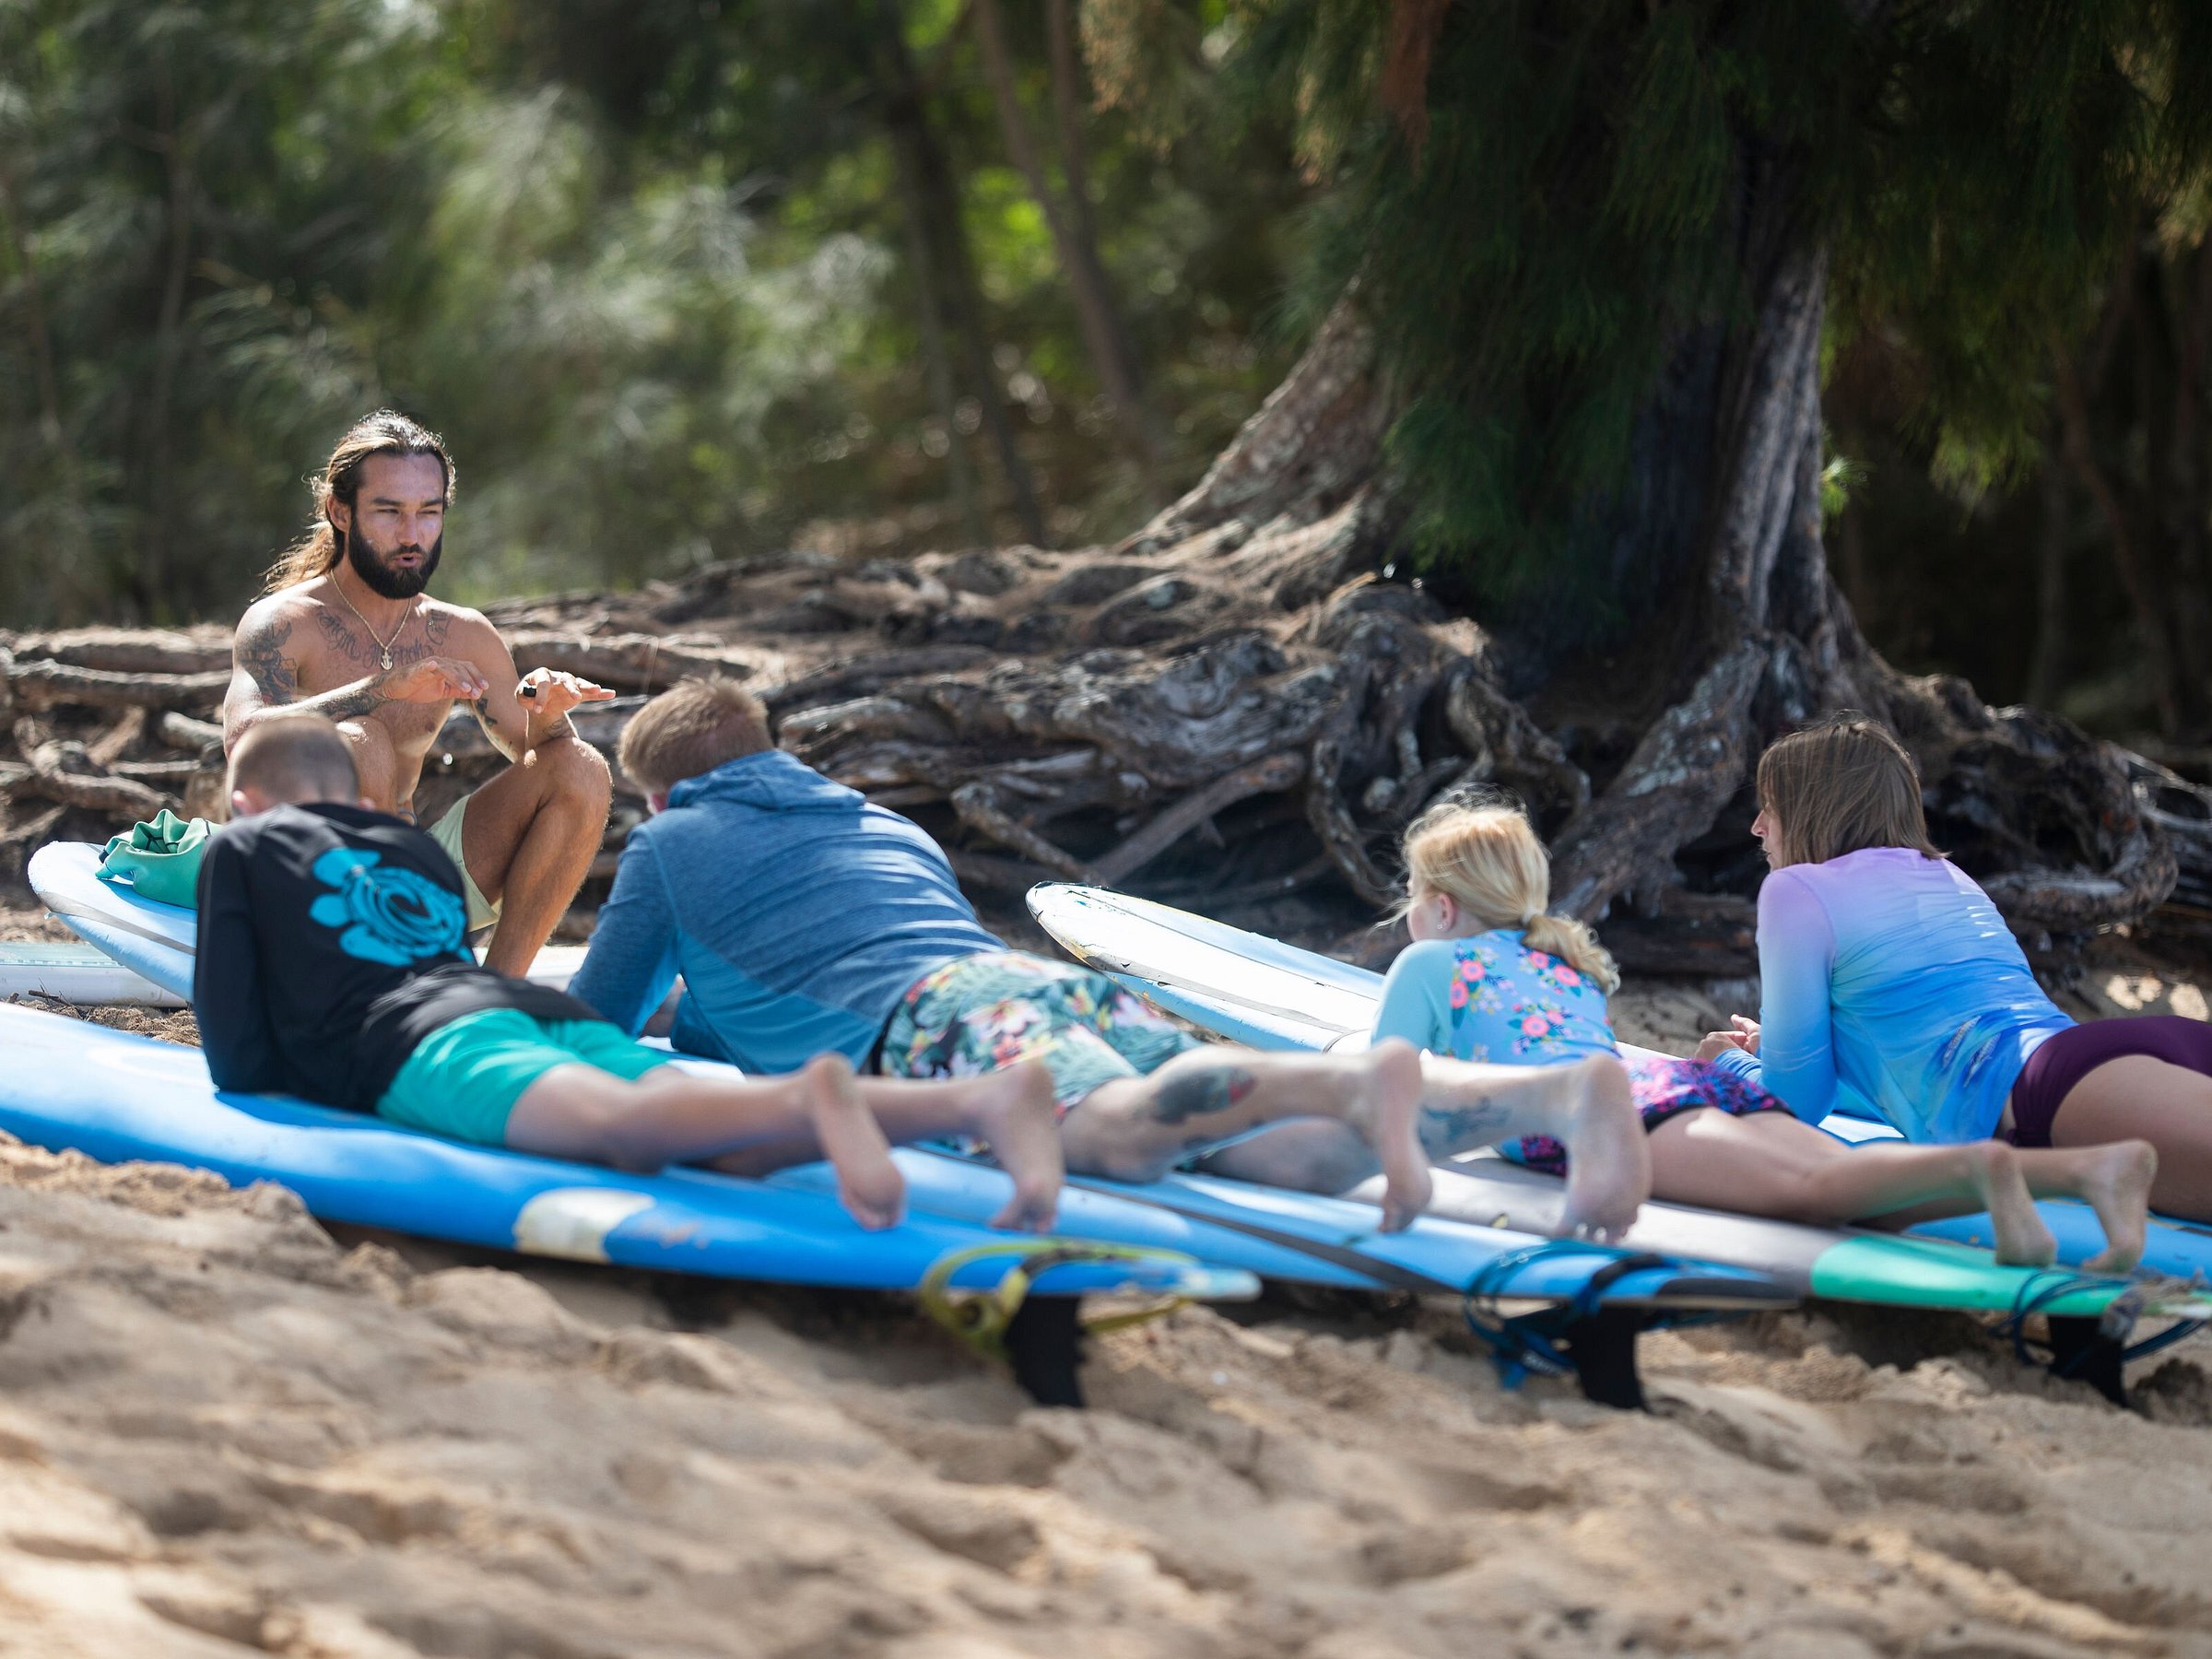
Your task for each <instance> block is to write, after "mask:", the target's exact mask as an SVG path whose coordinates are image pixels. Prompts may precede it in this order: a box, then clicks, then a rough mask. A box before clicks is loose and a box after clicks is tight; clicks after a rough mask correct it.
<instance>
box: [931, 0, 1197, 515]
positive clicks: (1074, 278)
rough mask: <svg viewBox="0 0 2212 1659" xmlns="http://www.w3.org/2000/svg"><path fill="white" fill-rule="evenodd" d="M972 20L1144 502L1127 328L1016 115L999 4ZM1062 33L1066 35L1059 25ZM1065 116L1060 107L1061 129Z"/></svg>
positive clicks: (1017, 92) (1141, 418) (1003, 123)
mask: <svg viewBox="0 0 2212 1659" xmlns="http://www.w3.org/2000/svg"><path fill="white" fill-rule="evenodd" d="M973 16H974V18H975V33H976V41H977V44H978V45H979V46H980V47H981V48H982V59H983V77H984V79H985V80H986V81H987V82H988V83H989V85H990V88H991V101H992V102H993V104H994V105H995V106H996V108H997V111H998V124H999V127H1000V130H1001V131H1002V132H1004V133H1005V135H1006V153H1007V154H1008V155H1009V156H1011V157H1012V158H1013V160H1014V165H1015V167H1016V168H1017V169H1018V171H1020V173H1021V176H1022V178H1023V179H1024V180H1025V181H1026V182H1028V184H1029V187H1030V195H1031V196H1032V197H1033V198H1034V199H1035V200H1036V203H1037V206H1038V207H1039V209H1040V210H1041V212H1042V213H1043V215H1044V222H1045V225H1046V228H1047V229H1050V230H1051V232H1052V236H1053V249H1054V251H1055V252H1056V253H1058V254H1059V257H1060V269H1061V271H1062V273H1063V274H1064V275H1065V277H1067V286H1068V292H1069V294H1070V296H1071V297H1072V298H1073V299H1074V300H1075V302H1076V317H1077V322H1078V323H1079V324H1081V327H1082V332H1083V347H1084V350H1085V352H1086V353H1087V354H1088V356H1089V358H1090V364H1091V372H1093V373H1094V374H1096V375H1097V376H1098V377H1099V388H1100V391H1102V392H1104V393H1105V394H1106V396H1107V398H1108V399H1109V400H1110V401H1111V402H1112V405H1113V418H1114V423H1115V425H1117V426H1118V427H1119V428H1120V429H1121V432H1122V438H1123V441H1124V443H1125V444H1126V445H1127V447H1128V450H1129V453H1130V455H1131V457H1132V458H1133V459H1134V460H1135V462H1136V464H1137V467H1138V470H1139V471H1140V473H1141V474H1142V475H1143V477H1144V483H1145V492H1146V494H1147V497H1149V496H1150V495H1151V493H1152V491H1153V488H1154V487H1155V481H1156V476H1157V474H1158V471H1159V446H1158V445H1157V444H1156V443H1155V441H1154V439H1153V434H1152V430H1151V427H1150V424H1149V422H1148V421H1147V418H1146V414H1145V406H1144V391H1143V388H1142V386H1141V384H1140V383H1139V381H1138V378H1137V374H1136V369H1135V352H1134V350H1132V349H1131V347H1130V345H1129V330H1128V327H1127V325H1126V324H1124V322H1123V321H1122V313H1121V308H1120V307H1119V306H1118V305H1116V304H1115V303H1114V299H1113V286H1112V282H1111V281H1109V280H1108V278H1107V276H1106V265H1105V262H1104V261H1103V260H1101V259H1100V257H1099V247H1098V241H1097V239H1096V237H1095V236H1094V235H1091V234H1088V229H1087V227H1088V218H1089V216H1088V212H1087V211H1086V212H1084V213H1082V214H1081V215H1080V216H1078V214H1077V212H1076V210H1074V209H1072V208H1070V207H1069V206H1065V204H1063V203H1062V201H1061V199H1060V194H1059V193H1058V192H1057V191H1055V190H1054V189H1053V183H1052V180H1051V179H1049V178H1048V177H1046V175H1045V170H1044V159H1043V157H1042V156H1041V154H1040V153H1039V151H1038V147H1037V140H1036V136H1035V135H1034V134H1032V133H1031V132H1030V122H1029V117H1028V116H1027V115H1026V114H1025V113H1024V112H1023V111H1022V107H1021V89H1020V88H1019V87H1018V85H1017V84H1016V82H1015V76H1014V56H1013V53H1012V52H1011V51H1010V50H1008V48H1007V45H1006V20H1005V19H1004V18H1002V17H1001V16H1000V15H999V10H998V0H974V10H973ZM1060 32H1061V34H1063V35H1065V32H1066V29H1065V20H1064V19H1063V20H1062V22H1061V25H1060ZM1065 113H1066V112H1065V108H1064V109H1063V111H1062V114H1063V129H1064V131H1065ZM1068 186H1069V190H1070V193H1071V194H1072V193H1074V192H1075V191H1076V190H1077V188H1078V185H1077V180H1076V178H1075V177H1073V176H1071V177H1070V179H1069V181H1068Z"/></svg>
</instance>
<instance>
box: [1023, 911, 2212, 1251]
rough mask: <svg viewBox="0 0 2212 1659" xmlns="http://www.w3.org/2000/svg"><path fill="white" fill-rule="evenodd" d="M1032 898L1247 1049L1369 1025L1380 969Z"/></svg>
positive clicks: (2080, 1239)
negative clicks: (1375, 969)
mask: <svg viewBox="0 0 2212 1659" xmlns="http://www.w3.org/2000/svg"><path fill="white" fill-rule="evenodd" d="M1029 902H1030V914H1032V915H1033V916H1035V917H1036V919H1037V923H1038V925H1039V926H1041V927H1042V928H1043V929H1044V931H1045V932H1046V933H1048V934H1050V935H1052V936H1053V938H1054V939H1056V940H1057V941H1059V943H1060V944H1062V945H1063V946H1065V947H1066V948H1067V949H1068V950H1069V951H1070V952H1071V953H1073V954H1074V955H1075V956H1076V957H1077V959H1079V960H1081V961H1083V962H1086V963H1088V965H1089V966H1091V967H1093V968H1096V969H1098V970H1099V971H1101V972H1103V973H1106V974H1108V975H1110V976H1111V977H1112V978H1113V979H1114V980H1115V981H1116V982H1118V983H1120V984H1122V985H1124V986H1126V987H1127V988H1128V989H1130V990H1132V991H1134V992H1135V993H1136V994H1138V995H1140V996H1143V997H1145V998H1146V999H1147V1000H1148V1001H1150V1002H1153V1003H1155V1004H1157V1005H1158V1006H1160V1007H1162V1008H1165V1009H1167V1010H1168V1011H1169V1012H1170V1013H1171V1014H1175V1015H1177V1016H1180V1017H1181V1018H1184V1019H1187V1020H1189V1021H1190V1022H1191V1023H1192V1024H1194V1025H1195V1026H1198V1027H1199V1028H1201V1029H1202V1030H1209V1031H1212V1032H1214V1033H1215V1034H1217V1035H1218V1036H1222V1037H1227V1038H1230V1039H1231V1040H1232V1041H1238V1042H1244V1043H1249V1044H1250V1045H1252V1046H1253V1047H1254V1048H1263V1049H1327V1048H1335V1047H1341V1046H1346V1045H1349V1044H1354V1043H1359V1042H1363V1041H1365V1040H1366V1034H1367V1032H1368V1031H1369V1030H1371V1029H1372V1027H1373V1025H1374V1018H1375V1009H1376V1007H1377V1006H1378V1005H1379V1004H1380V1002H1381V999H1382V975H1381V974H1379V973H1375V972H1372V971H1370V970H1368V969H1365V968H1356V967H1354V966H1352V965H1351V964H1350V963H1348V962H1339V961H1337V960H1335V959H1334V958H1332V957H1325V956H1323V955H1321V954H1319V953H1318V952H1316V951H1311V950H1301V949H1300V948H1299V947H1296V946H1294V945H1286V944H1284V943H1283V942H1282V941H1281V940H1279V939H1270V938H1268V937H1266V936H1265V935H1262V934H1255V933H1248V932H1246V931H1245V930H1243V929H1242V928H1238V927H1230V926H1229V925H1228V924H1226V923H1221V922H1216V921H1213V920H1211V919H1209V918H1207V917H1205V916H1198V915H1194V914H1192V913H1191V912H1188V911H1180V910H1176V909H1174V908H1173V907H1172V906H1170V905H1165V904H1158V903H1155V902H1153V901H1152V900H1148V899H1136V898H1132V897H1130V896H1128V895H1126V894H1123V893H1114V892H1109V891H1107V890H1106V889H1104V888H1087V887H1078V886H1075V885H1072V884H1066V883H1059V882H1053V883H1047V884H1044V885H1042V886H1040V887H1037V888H1032V889H1031V890H1030V900H1029ZM1630 1052H1634V1051H1632V1050H1631V1051H1630ZM1820 1126H1821V1127H1822V1128H1823V1129H1825V1130H1827V1131H1828V1132H1829V1133H1830V1134H1832V1135H1837V1136H1839V1137H1841V1139H1844V1140H1849V1141H1854V1142H1863V1141H1869V1140H1879V1139H1896V1138H1898V1135H1897V1131H1896V1130H1895V1129H1893V1128H1891V1127H1890V1126H1889V1125H1888V1124H1877V1123H1873V1122H1870V1121H1868V1120H1866V1119H1864V1118H1857V1117H1850V1116H1844V1115H1841V1114H1836V1115H1831V1116H1830V1117H1828V1118H1826V1119H1824V1120H1823V1121H1822V1123H1821V1125H1820ZM2037 1207H2038V1209H2039V1210H2040V1211H2041V1214H2042V1218H2043V1220H2044V1223H2045V1225H2047V1226H2048V1227H2049V1228H2050V1229H2051V1231H2052V1234H2053V1237H2055V1238H2056V1239H2057V1241H2058V1259H2059V1260H2060V1261H2061V1262H2062V1263H2077V1262H2081V1261H2083V1260H2086V1259H2087V1258H2088V1257H2089V1256H2091V1255H2094V1254H2096V1253H2097V1252H2099V1251H2100V1250H2102V1249H2103V1248H2104V1231H2103V1229H2101V1228H2100V1226H2099V1225H2098V1224H2097V1218H2096V1216H2095V1214H2094V1212H2092V1211H2091V1210H2090V1209H2089V1208H2088V1206H2086V1205H2081V1204H2075V1203H2070V1202H2066V1201H2064V1200H2048V1201H2046V1202H2044V1203H2042V1204H2041V1205H2039V1206H2037ZM1908 1231H1909V1232H1910V1233H1911V1234H1912V1235H1913V1236H1915V1237H1919V1238H1929V1239H1946V1240H1949V1241H1953V1242H1956V1243H1962V1244H1974V1245H1980V1246H1983V1247H1987V1246H1988V1245H1989V1244H1990V1243H1991V1242H1992V1241H1993V1239H1994V1233H1993V1231H1992V1229H1991V1226H1990V1221H1989V1218H1988V1216H1987V1215H1971V1216H1956V1217H1952V1218H1948V1219H1947V1220H1942V1221H1929V1222H1922V1223H1919V1224H1917V1225H1915V1226H1913V1227H1912V1228H1910V1229H1908ZM2143 1265H2144V1267H2145V1268H2147V1269H2148V1270H2149V1271H2151V1272H2154V1273H2161V1274H2169V1275H2171V1276H2173V1277H2177V1278H2182V1279H2188V1278H2193V1277H2198V1276H2200V1275H2201V1276H2203V1277H2206V1278H2207V1279H2212V1228H2208V1227H2206V1226H2204V1225H2202V1224H2200V1223H2197V1222H2194V1221H2186V1220H2180V1219H2176V1218H2170V1217H2160V1218H2157V1219H2156V1220H2155V1221H2154V1222H2153V1223H2152V1226H2151V1229H2150V1236H2149V1243H2148V1247H2147V1249H2146V1251H2145V1253H2144V1257H2143Z"/></svg>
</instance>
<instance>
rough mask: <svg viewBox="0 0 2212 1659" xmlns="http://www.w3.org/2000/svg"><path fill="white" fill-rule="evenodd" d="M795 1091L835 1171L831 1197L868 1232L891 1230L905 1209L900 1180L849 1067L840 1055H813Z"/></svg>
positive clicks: (897, 1170) (885, 1144)
mask: <svg viewBox="0 0 2212 1659" xmlns="http://www.w3.org/2000/svg"><path fill="white" fill-rule="evenodd" d="M799 1087H800V1088H801V1089H803V1090H804V1091H805V1094H806V1112H807V1115H808V1116H809V1117H811V1118H812V1119H813V1120H814V1133H815V1137H816V1138H817V1139H818V1140H819V1141H820V1142H821V1143H822V1151H823V1153H824V1155H825V1156H827V1157H828V1159H830V1168H831V1169H833V1170H835V1171H837V1195H838V1196H839V1197H840V1198H841V1199H842V1200H844V1205H845V1207H846V1208H847V1209H848V1210H850V1211H852V1212H853V1219H854V1220H855V1221H857V1222H859V1223H860V1224H861V1225H862V1226H863V1227H865V1228H867V1229H868V1230H871V1231H881V1230H883V1229H884V1228H887V1227H896V1226H897V1225H898V1224H899V1218H900V1216H901V1215H903V1214H904V1213H905V1211H906V1178H905V1177H904V1176H903V1175H901V1174H900V1173H899V1166H898V1165H897V1164H895V1163H893V1162H892V1161H891V1146H890V1143H889V1142H888V1141H887V1140H885V1139H884V1138H883V1127H882V1125H881V1124H877V1121H876V1114H875V1113H874V1112H870V1111H869V1110H868V1107H867V1102H866V1101H865V1100H862V1099H861V1098H860V1088H859V1086H858V1085H857V1084H855V1083H854V1081H853V1066H852V1063H851V1062H850V1061H848V1060H847V1059H846V1058H845V1057H844V1056H843V1055H842V1054H818V1055H816V1056H815V1058H813V1059H812V1060H810V1061H808V1062H807V1063H806V1070H805V1071H802V1072H801V1073H800V1074H799Z"/></svg>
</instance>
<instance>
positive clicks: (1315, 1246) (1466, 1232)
mask: <svg viewBox="0 0 2212 1659" xmlns="http://www.w3.org/2000/svg"><path fill="white" fill-rule="evenodd" d="M894 1156H896V1157H897V1159H899V1166H900V1170H901V1171H904V1172H905V1175H906V1179H907V1202H908V1204H909V1205H910V1206H912V1208H913V1209H914V1210H916V1211H918V1212H926V1213H930V1214H935V1215H942V1216H946V1217H948V1218H959V1219H980V1218H983V1217H986V1216H989V1215H991V1214H993V1213H994V1212H995V1211H996V1210H997V1208H998V1207H999V1206H1000V1205H1002V1204H1004V1203H1005V1202H1006V1185H1007V1183H1006V1176H1005V1174H1004V1173H1002V1172H1001V1171H998V1170H996V1169H994V1168H993V1167H992V1166H990V1165H988V1164H983V1163H979V1162H973V1161H971V1160H968V1159H959V1158H953V1157H949V1156H947V1155H943V1154H937V1153H925V1152H915V1151H911V1150H902V1151H900V1152H899V1153H897V1154H895V1155H894ZM830 1179H831V1178H830V1172H829V1171H827V1170H826V1169H824V1168H823V1167H822V1166H820V1165H818V1164H810V1165H807V1166H806V1167H805V1168H803V1169H799V1170H793V1171H784V1172H783V1173H782V1174H778V1175H771V1176H770V1177H768V1181H769V1183H770V1184H771V1185H778V1186H784V1187H791V1188H797V1189H804V1190H807V1191H814V1192H822V1191H827V1190H829V1182H830ZM1380 1219H1381V1216H1380V1212H1379V1211H1378V1210H1377V1209H1376V1208H1375V1206H1372V1205H1369V1204H1359V1203H1353V1202H1350V1201H1347V1200H1345V1199H1339V1198H1324V1197H1320V1196H1317V1195H1315V1194H1309V1193H1291V1192H1284V1191H1282V1190H1280V1189H1277V1188H1274V1187H1264V1186H1256V1185H1253V1184H1252V1183H1250V1182H1241V1181H1218V1180H1215V1179H1212V1178H1210V1177H1207V1176H1203V1175H1171V1176H1170V1177H1169V1178H1168V1179H1167V1180H1165V1181H1158V1182H1144V1183H1141V1184H1140V1183H1132V1182H1115V1181H1101V1180H1097V1179H1094V1178H1091V1177H1088V1176H1077V1177H1072V1178H1070V1180H1069V1182H1068V1184H1067V1186H1066V1188H1065V1190H1064V1191H1063V1193H1062V1196H1061V1203H1060V1218H1059V1220H1058V1221H1057V1222H1056V1223H1055V1230H1056V1231H1058V1232H1060V1233H1062V1234H1064V1235H1065V1236H1067V1237H1070V1238H1078V1239H1090V1240H1094V1241H1100V1242H1112V1243H1121V1244H1142V1245H1150V1246H1154V1247H1157V1248H1159V1249H1166V1250H1176V1251H1182V1252H1184V1253H1188V1254H1191V1255H1195V1256H1199V1257H1201V1258H1203V1259H1204V1260H1206V1261H1209V1262H1218V1263H1221V1264H1224V1265H1234V1266H1239V1267H1244V1268H1248V1269H1250V1270H1251V1271H1252V1272H1253V1273H1256V1274H1258V1275H1259V1276H1260V1277H1263V1278H1275V1279H1284V1280H1288V1281H1291V1282H1294V1283H1300V1284H1311V1285H1333V1286H1339V1287H1343V1288H1349V1289H1358V1290H1410V1291H1416V1292H1420V1293H1423V1294H1430V1295H1463V1294H1465V1292H1466V1291H1467V1290H1468V1289H1469V1288H1471V1287H1472V1286H1474V1285H1475V1284H1477V1282H1478V1281H1479V1282H1480V1283H1481V1284H1482V1285H1483V1286H1484V1288H1485V1290H1486V1293H1488V1294H1490V1295H1494V1296H1496V1297H1497V1298H1499V1299H1500V1300H1506V1301H1528V1302H1539V1303H1541V1302H1564V1301H1571V1300H1574V1299H1575V1298H1576V1297H1578V1296H1581V1295H1583V1293H1584V1292H1586V1291H1587V1290H1588V1289H1589V1288H1591V1286H1592V1283H1593V1281H1594V1279H1596V1278H1598V1277H1599V1276H1600V1275H1601V1274H1603V1273H1604V1272H1605V1271H1606V1269H1609V1268H1612V1267H1614V1266H1615V1265H1617V1264H1618V1263H1619V1262H1620V1261H1621V1260H1622V1259H1623V1258H1624V1256H1625V1255H1626V1254H1627V1253H1626V1252H1623V1251H1620V1250H1616V1249H1612V1248H1609V1247H1606V1246H1604V1245H1581V1244H1561V1243H1560V1242H1559V1241H1555V1240H1550V1239H1547V1238H1545V1237H1543V1236H1542V1235H1540V1234H1535V1233H1526V1232H1517V1231H1513V1230H1507V1229H1501V1228H1489V1227H1480V1226H1470V1225H1468V1224H1466V1223H1465V1222H1459V1221H1446V1220H1441V1219H1438V1218H1433V1217H1424V1218H1421V1219H1420V1220H1418V1221H1416V1222H1415V1223H1414V1224H1413V1225H1412V1226H1411V1227H1409V1228H1407V1229H1406V1230H1404V1231H1402V1232H1395V1233H1386V1232H1383V1231H1382V1230H1381V1228H1380V1226H1379V1222H1380ZM1595 1300H1596V1302H1597V1304H1598V1305H1599V1306H1601V1307H1606V1308H1621V1309H1638V1310H1644V1311H1650V1312H1668V1311H1674V1312H1690V1311H1712V1310H1723V1311H1734V1312H1753V1311H1759V1310H1772V1309H1778V1308H1786V1307H1789V1306H1791V1305H1793V1304H1794V1302H1795V1301H1796V1300H1797V1297H1796V1293H1795V1292H1794V1290H1792V1289H1789V1288H1786V1287H1784V1286H1782V1285H1780V1284H1777V1283H1776V1282H1774V1281H1773V1280H1772V1279H1771V1278H1770V1277H1768V1276H1766V1275H1764V1274H1761V1273H1759V1272H1757V1271H1755V1270H1747V1269H1744V1268H1737V1267H1724V1266H1720V1265H1714V1264H1712V1263H1709V1262H1696V1261H1675V1260H1668V1261H1666V1262H1664V1263H1661V1264H1658V1265H1649V1266H1641V1267H1637V1268H1634V1269H1632V1270H1630V1271H1629V1272H1627V1273H1624V1274H1621V1275H1620V1276H1619V1277H1616V1278H1613V1279H1612V1280H1611V1282H1609V1283H1606V1284H1605V1285H1604V1287H1603V1288H1602V1289H1600V1290H1599V1291H1598V1293H1597V1296H1596V1298H1595Z"/></svg>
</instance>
